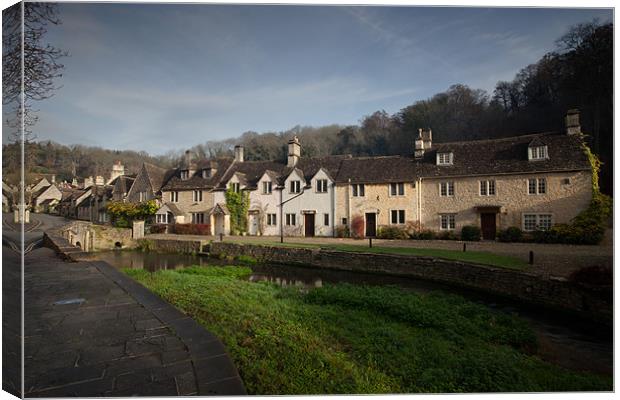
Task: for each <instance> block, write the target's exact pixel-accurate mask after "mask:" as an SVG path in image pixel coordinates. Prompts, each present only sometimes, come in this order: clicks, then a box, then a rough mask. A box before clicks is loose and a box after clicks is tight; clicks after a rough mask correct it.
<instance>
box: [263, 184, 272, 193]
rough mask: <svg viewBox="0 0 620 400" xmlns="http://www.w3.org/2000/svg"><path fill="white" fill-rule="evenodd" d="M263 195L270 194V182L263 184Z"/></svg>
mask: <svg viewBox="0 0 620 400" xmlns="http://www.w3.org/2000/svg"><path fill="white" fill-rule="evenodd" d="M263 194H271V182H263Z"/></svg>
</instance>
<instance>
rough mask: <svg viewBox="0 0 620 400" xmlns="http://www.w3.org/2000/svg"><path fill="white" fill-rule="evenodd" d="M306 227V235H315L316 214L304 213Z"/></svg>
mask: <svg viewBox="0 0 620 400" xmlns="http://www.w3.org/2000/svg"><path fill="white" fill-rule="evenodd" d="M304 228H305V233H306V237H313V236H314V214H304Z"/></svg>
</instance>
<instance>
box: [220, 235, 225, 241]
mask: <svg viewBox="0 0 620 400" xmlns="http://www.w3.org/2000/svg"><path fill="white" fill-rule="evenodd" d="M223 241H224V234H223V233H220V242H223Z"/></svg>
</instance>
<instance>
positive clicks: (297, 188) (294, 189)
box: [289, 181, 301, 225]
mask: <svg viewBox="0 0 620 400" xmlns="http://www.w3.org/2000/svg"><path fill="white" fill-rule="evenodd" d="M299 192H301V181H291V182H290V185H289V193H299ZM293 225H294V224H293Z"/></svg>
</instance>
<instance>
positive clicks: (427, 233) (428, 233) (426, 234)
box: [412, 229, 437, 240]
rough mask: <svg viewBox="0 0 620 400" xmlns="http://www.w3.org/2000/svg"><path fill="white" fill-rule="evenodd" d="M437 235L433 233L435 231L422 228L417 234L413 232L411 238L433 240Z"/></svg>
mask: <svg viewBox="0 0 620 400" xmlns="http://www.w3.org/2000/svg"><path fill="white" fill-rule="evenodd" d="M436 236H437V235H436V234H435V231H432V230H430V229H423V230H421V231H420V232H418V233H417V234H415V235H414V236H413V237H412V239H417V240H433V239H435V237H436Z"/></svg>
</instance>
